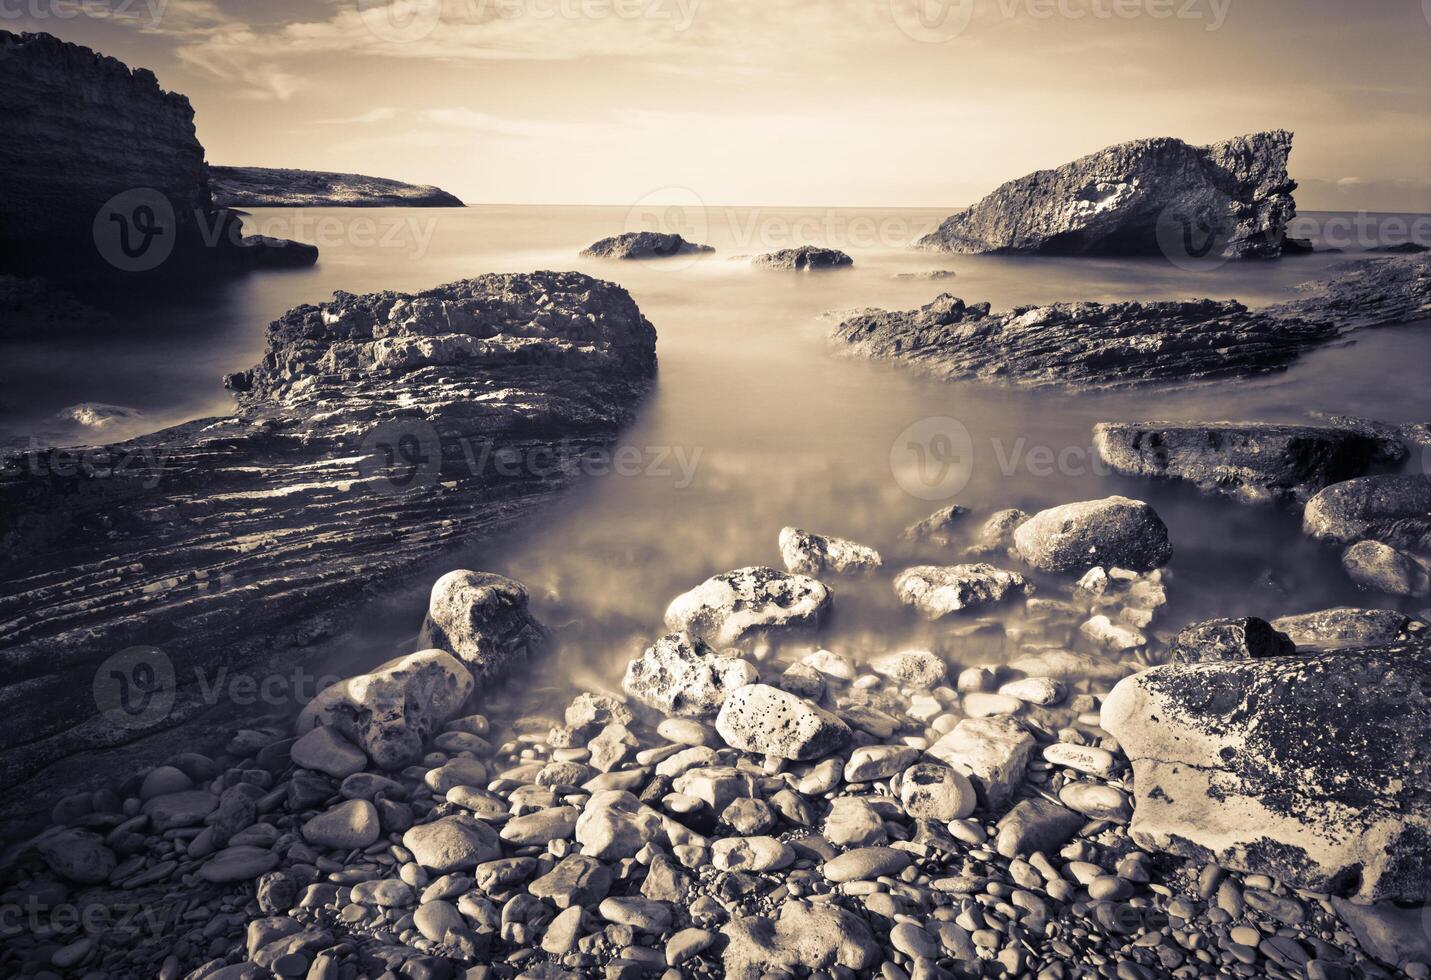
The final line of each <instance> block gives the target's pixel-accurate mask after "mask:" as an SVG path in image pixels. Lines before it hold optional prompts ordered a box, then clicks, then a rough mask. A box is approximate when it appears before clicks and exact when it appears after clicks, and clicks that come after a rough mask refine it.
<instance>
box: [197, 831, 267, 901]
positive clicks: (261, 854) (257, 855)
mask: <svg viewBox="0 0 1431 980" xmlns="http://www.w3.org/2000/svg"><path fill="white" fill-rule="evenodd" d="M276 867H278V855H277V854H275V853H274V852H273V851H270V850H269V849H268V848H266V847H255V846H254V845H251V844H235V845H233V846H232V847H226V848H224V849H223V850H221V851H217V852H215V853H214V854H213V856H211V857H210V858H209V859H208V860H206V861H205V862H204V863H203V864H202V865H201V866H200V867H199V877H200V878H202V879H204V880H205V881H210V882H214V883H216V884H229V883H231V882H236V881H252V880H254V879H255V878H257V877H259V876H260V875H262V874H264V873H265V872H269V871H272V870H273V869H274V868H276ZM286 907H287V906H285V908H286Z"/></svg>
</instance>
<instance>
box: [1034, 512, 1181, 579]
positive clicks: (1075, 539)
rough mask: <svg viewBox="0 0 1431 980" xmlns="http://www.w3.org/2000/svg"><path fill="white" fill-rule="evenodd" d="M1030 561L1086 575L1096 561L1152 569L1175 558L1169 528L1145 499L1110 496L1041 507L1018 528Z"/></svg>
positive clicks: (1051, 569)
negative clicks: (1169, 538)
mask: <svg viewBox="0 0 1431 980" xmlns="http://www.w3.org/2000/svg"><path fill="white" fill-rule="evenodd" d="M1014 544H1015V546H1016V547H1017V548H1018V550H1019V555H1020V556H1021V557H1022V558H1023V560H1024V561H1026V562H1028V563H1029V564H1030V565H1032V566H1033V567H1034V568H1037V569H1039V570H1040V571H1045V572H1072V573H1074V574H1078V575H1081V574H1083V573H1084V572H1085V571H1087V570H1088V569H1089V568H1091V567H1093V566H1095V565H1102V566H1109V565H1117V566H1118V567H1120V568H1129V569H1132V570H1134V571H1139V572H1142V571H1150V570H1152V569H1154V568H1160V567H1162V566H1163V565H1166V564H1167V563H1168V562H1169V561H1171V560H1172V557H1173V546H1172V544H1171V542H1170V541H1169V540H1168V529H1167V526H1166V525H1165V524H1163V522H1162V520H1161V519H1160V518H1159V517H1158V515H1157V513H1156V512H1155V511H1154V510H1153V508H1151V507H1149V506H1148V505H1147V504H1145V503H1143V502H1142V501H1141V500H1130V499H1128V498H1127V497H1106V498H1104V499H1102V500H1084V501H1080V502H1078V503H1072V504H1063V505H1062V506H1060V507H1052V508H1049V509H1048V510H1043V511H1039V512H1038V513H1037V514H1035V515H1034V516H1033V517H1030V518H1029V519H1028V520H1027V521H1025V522H1024V523H1023V524H1020V525H1019V528H1018V530H1017V531H1015V532H1014Z"/></svg>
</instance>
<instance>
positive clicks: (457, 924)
mask: <svg viewBox="0 0 1431 980" xmlns="http://www.w3.org/2000/svg"><path fill="white" fill-rule="evenodd" d="M412 924H413V925H415V926H416V927H417V931H418V932H420V933H422V934H423V936H424V937H426V938H427V939H430V940H431V941H432V942H435V943H440V942H442V941H443V939H445V938H446V936H447V934H448V932H450V931H451V930H453V929H458V930H462V929H466V928H467V921H466V920H465V919H463V918H462V913H461V912H458V911H457V907H456V906H455V905H453V904H451V903H450V902H444V901H440V900H438V901H432V902H423V903H422V904H421V905H419V906H418V907H417V911H416V912H414V913H413V914H412Z"/></svg>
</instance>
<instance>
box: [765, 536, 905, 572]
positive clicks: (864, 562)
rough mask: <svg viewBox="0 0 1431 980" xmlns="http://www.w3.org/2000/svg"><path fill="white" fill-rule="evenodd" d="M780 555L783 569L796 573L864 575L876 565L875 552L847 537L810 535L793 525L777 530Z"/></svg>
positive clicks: (878, 561) (878, 560) (879, 562)
mask: <svg viewBox="0 0 1431 980" xmlns="http://www.w3.org/2000/svg"><path fill="white" fill-rule="evenodd" d="M780 557H781V558H782V559H783V560H784V562H785V570H786V571H788V572H793V573H795V574H798V575H822V574H824V573H825V572H833V573H835V574H837V575H840V574H845V573H854V574H864V573H866V572H872V571H874V570H875V569H877V568H879V567H880V565H881V564H883V562H882V561H881V559H880V556H879V552H878V551H875V550H874V549H873V548H869V547H866V546H865V545H862V544H858V543H857V542H854V541H851V540H849V539H848V538H836V537H831V536H830V535H825V534H813V533H811V532H809V531H804V530H801V529H800V528H797V527H786V528H781V530H780Z"/></svg>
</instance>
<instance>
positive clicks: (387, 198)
mask: <svg viewBox="0 0 1431 980" xmlns="http://www.w3.org/2000/svg"><path fill="white" fill-rule="evenodd" d="M209 188H210V190H211V192H212V193H213V198H214V204H215V205H217V206H218V207H221V208H460V207H464V206H465V205H464V204H463V203H462V199H461V198H459V197H457V196H456V195H455V194H449V193H448V192H447V191H445V190H443V189H442V188H440V187H433V186H431V185H430V184H405V183H403V182H402V181H400V180H389V179H388V178H386V177H365V176H363V175H362V174H337V173H329V172H327V171H322V170H285V169H279V168H276V167H219V166H213V165H210V167H209Z"/></svg>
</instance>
